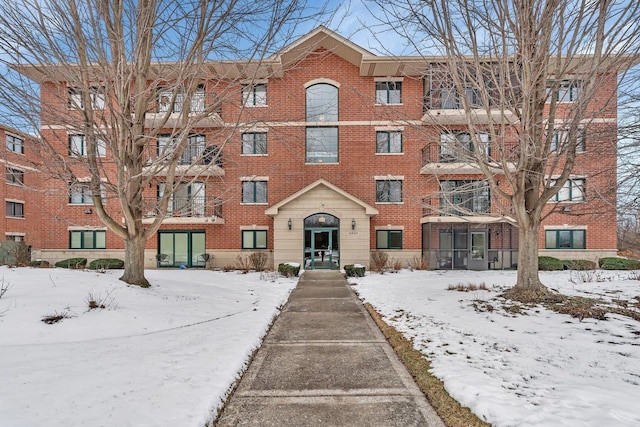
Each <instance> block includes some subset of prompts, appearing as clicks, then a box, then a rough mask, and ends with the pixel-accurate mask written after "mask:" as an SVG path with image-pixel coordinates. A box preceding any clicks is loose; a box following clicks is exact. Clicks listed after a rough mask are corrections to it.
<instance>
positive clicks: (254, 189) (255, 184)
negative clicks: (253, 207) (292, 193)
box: [242, 181, 267, 203]
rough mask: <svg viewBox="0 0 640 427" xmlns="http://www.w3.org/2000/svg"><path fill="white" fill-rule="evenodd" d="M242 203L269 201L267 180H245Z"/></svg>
mask: <svg viewBox="0 0 640 427" xmlns="http://www.w3.org/2000/svg"><path fill="white" fill-rule="evenodd" d="M242 203H267V181H244V182H243V183H242Z"/></svg>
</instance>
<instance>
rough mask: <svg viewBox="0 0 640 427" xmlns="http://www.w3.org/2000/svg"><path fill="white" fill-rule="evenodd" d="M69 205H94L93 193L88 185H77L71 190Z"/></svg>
mask: <svg viewBox="0 0 640 427" xmlns="http://www.w3.org/2000/svg"><path fill="white" fill-rule="evenodd" d="M69 190H70V191H69V204H72V205H92V204H93V200H92V198H91V197H92V192H91V189H90V188H89V186H88V185H87V184H75V185H72V186H71V188H70V189H69Z"/></svg>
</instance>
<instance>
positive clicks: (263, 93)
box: [242, 83, 267, 107]
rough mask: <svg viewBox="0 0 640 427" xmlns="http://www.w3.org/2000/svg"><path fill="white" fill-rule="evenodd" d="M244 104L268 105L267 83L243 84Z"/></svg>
mask: <svg viewBox="0 0 640 427" xmlns="http://www.w3.org/2000/svg"><path fill="white" fill-rule="evenodd" d="M242 104H243V105H244V106H245V107H264V106H266V105H267V85H266V84H264V83H259V84H255V85H243V86H242Z"/></svg>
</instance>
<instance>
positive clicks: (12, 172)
mask: <svg viewBox="0 0 640 427" xmlns="http://www.w3.org/2000/svg"><path fill="white" fill-rule="evenodd" d="M6 179H7V182H8V183H9V184H17V185H23V184H24V171H21V170H20V169H13V168H7V178H6Z"/></svg>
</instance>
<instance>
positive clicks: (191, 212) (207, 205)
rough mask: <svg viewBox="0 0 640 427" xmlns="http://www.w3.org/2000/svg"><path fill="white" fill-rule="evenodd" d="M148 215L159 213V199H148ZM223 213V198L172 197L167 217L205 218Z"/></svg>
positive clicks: (220, 215) (152, 215)
mask: <svg viewBox="0 0 640 427" xmlns="http://www.w3.org/2000/svg"><path fill="white" fill-rule="evenodd" d="M146 202H147V206H148V207H147V209H146V211H147V213H146V215H145V216H146V217H155V216H157V214H158V210H157V199H151V198H148V199H146ZM203 217H217V218H224V217H223V215H222V200H220V199H217V198H215V199H213V200H211V199H206V198H205V197H200V196H195V197H172V198H171V200H170V201H169V207H168V209H167V214H166V215H165V218H203Z"/></svg>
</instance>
